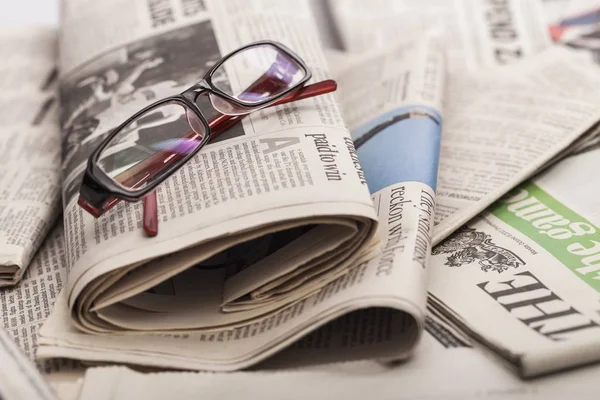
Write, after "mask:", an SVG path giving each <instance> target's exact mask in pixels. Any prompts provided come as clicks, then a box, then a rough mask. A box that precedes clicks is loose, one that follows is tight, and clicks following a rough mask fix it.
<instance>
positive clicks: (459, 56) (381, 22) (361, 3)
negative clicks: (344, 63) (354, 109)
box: [328, 0, 550, 71]
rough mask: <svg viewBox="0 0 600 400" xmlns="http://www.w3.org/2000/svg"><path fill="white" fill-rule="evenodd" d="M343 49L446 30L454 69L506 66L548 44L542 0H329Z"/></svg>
mask: <svg viewBox="0 0 600 400" xmlns="http://www.w3.org/2000/svg"><path fill="white" fill-rule="evenodd" d="M328 3H329V7H330V12H331V15H332V17H333V21H334V23H335V26H336V28H337V32H338V35H339V36H340V38H341V42H342V44H343V46H344V49H345V50H347V51H349V52H364V51H366V50H370V49H373V48H380V49H381V48H387V47H389V45H390V42H392V43H393V42H394V41H395V42H401V41H404V40H407V39H411V38H415V37H420V36H422V35H423V34H425V33H426V32H427V31H428V30H430V29H432V28H433V29H436V30H437V31H439V32H440V33H442V32H443V37H444V42H445V45H446V49H447V51H448V65H449V69H450V70H451V71H456V70H463V69H476V68H481V67H491V66H496V65H507V64H510V63H512V62H515V61H518V60H520V59H522V58H525V57H527V56H529V55H532V54H535V53H537V52H539V51H540V50H542V49H544V48H546V47H547V46H548V45H549V43H550V40H549V35H548V31H547V27H546V22H545V20H544V18H543V15H544V14H543V12H542V8H541V2H540V1H539V0H527V1H522V0H419V1H413V0H372V1H371V0H369V1H366V0H329V1H328Z"/></svg>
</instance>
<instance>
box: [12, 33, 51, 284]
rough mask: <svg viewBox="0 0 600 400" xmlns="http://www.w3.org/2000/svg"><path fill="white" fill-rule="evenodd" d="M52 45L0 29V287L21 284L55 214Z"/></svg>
mask: <svg viewBox="0 0 600 400" xmlns="http://www.w3.org/2000/svg"><path fill="white" fill-rule="evenodd" d="M55 39H56V32H55V31H54V30H53V29H50V28H48V29H46V28H2V29H0V57H2V60H3V62H2V65H0V92H1V93H2V96H0V119H1V120H2V135H0V150H2V151H3V157H2V160H1V161H0V169H1V171H2V172H1V173H0V186H1V187H2V192H1V193H0V248H1V250H0V286H6V285H14V284H15V283H17V282H18V281H19V280H20V279H21V277H22V276H23V274H24V272H25V270H26V268H27V266H28V265H29V263H30V261H31V259H32V258H33V255H34V254H35V252H36V250H37V249H38V247H39V245H40V244H41V242H42V240H43V238H44V237H45V236H46V234H47V233H48V231H49V229H50V227H51V226H52V225H53V223H54V221H55V219H56V217H57V216H58V213H59V211H60V206H59V202H60V200H59V199H60V133H59V130H58V123H57V118H56V116H57V104H56V98H55V95H54V90H53V88H54V87H55V84H54V81H55V78H56V70H55V68H54V65H55V57H56V53H55Z"/></svg>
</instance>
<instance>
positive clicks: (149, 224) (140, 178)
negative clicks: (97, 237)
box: [77, 79, 337, 236]
mask: <svg viewBox="0 0 600 400" xmlns="http://www.w3.org/2000/svg"><path fill="white" fill-rule="evenodd" d="M336 89H337V83H336V82H335V81H334V80H332V79H328V80H324V81H321V82H317V83H314V84H312V85H308V86H304V87H301V88H299V89H298V90H296V91H294V92H292V93H289V94H288V95H287V96H285V97H283V98H281V99H280V100H278V101H276V102H275V103H273V104H271V105H270V106H269V107H273V106H277V105H281V104H285V103H290V102H292V101H297V100H303V99H307V98H310V97H314V96H320V95H323V94H327V93H331V92H333V91H335V90H336ZM246 115H248V114H244V115H225V114H220V115H218V116H216V117H214V118H213V119H211V120H210V121H208V125H209V128H210V139H211V140H212V139H214V138H216V137H217V136H219V135H220V134H222V133H223V132H225V131H226V130H228V129H229V128H231V127H232V126H234V125H235V124H237V123H238V122H239V121H240V120H241V119H242V118H244V117H245V116H246ZM197 136H199V135H198V134H197V133H196V132H189V133H188V134H187V135H185V136H184V138H187V139H194V138H196V137H197ZM166 152H169V153H171V154H166ZM165 156H166V157H165ZM183 156H184V155H182V154H179V153H176V152H170V151H169V150H168V149H165V150H162V151H160V152H157V153H156V154H154V155H152V156H150V157H148V158H146V159H145V160H143V161H142V162H140V163H138V164H137V165H135V166H134V167H132V168H130V169H129V170H127V171H125V172H123V173H121V174H119V175H118V176H116V177H115V180H117V179H118V181H119V182H120V183H121V184H123V185H126V186H128V187H131V188H135V187H138V186H141V185H142V184H144V183H145V182H146V180H147V178H148V177H149V176H152V171H154V170H156V169H157V168H161V169H162V168H164V167H165V163H164V160H166V159H168V161H167V163H168V164H169V165H173V164H175V163H176V162H177V161H179V160H180V159H181V157H183ZM121 200H122V199H120V198H117V197H113V198H110V199H108V200H107V201H106V202H105V203H104V205H103V206H102V209H98V208H96V207H94V206H92V205H91V204H89V203H88V202H86V201H85V200H84V199H83V197H81V196H79V199H78V201H77V204H79V206H80V207H82V208H83V209H84V210H86V211H87V212H89V213H90V214H92V215H93V216H94V217H96V218H98V217H100V216H101V215H102V214H104V213H105V212H106V211H108V210H110V209H111V208H113V207H114V206H115V205H117V204H118V203H119V202H120V201H121ZM143 206H144V217H143V227H144V232H145V233H146V234H147V235H148V236H156V235H157V234H158V207H157V200H156V191H153V192H151V193H150V194H148V195H147V196H145V197H144V199H143Z"/></svg>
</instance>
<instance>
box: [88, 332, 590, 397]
mask: <svg viewBox="0 0 600 400" xmlns="http://www.w3.org/2000/svg"><path fill="white" fill-rule="evenodd" d="M428 327H431V331H435V335H434V336H432V335H430V334H429V333H427V334H425V335H424V337H423V341H422V343H421V345H420V346H419V349H418V350H417V352H416V354H415V355H414V357H413V358H412V359H411V361H410V362H409V363H403V364H395V365H384V364H379V363H373V362H353V363H343V364H339V363H338V364H331V365H327V366H318V367H316V366H311V367H308V368H307V367H305V368H300V369H296V368H295V369H288V370H281V369H279V370H277V371H248V372H235V373H230V374H221V375H219V374H217V375H215V374H209V373H191V372H188V373H183V372H180V373H173V372H151V373H142V372H137V371H133V370H131V369H128V368H126V367H104V368H90V369H89V370H88V371H87V373H86V377H85V380H84V384H83V388H82V392H81V400H91V399H94V400H96V399H97V400H121V399H123V400H125V399H133V398H143V399H147V400H162V399H163V398H165V397H168V398H172V399H174V400H188V399H189V400H191V399H196V398H197V397H198V393H202V394H203V396H205V397H207V398H239V397H243V396H246V395H247V394H248V393H260V397H261V398H262V399H265V400H286V399H301V398H302V399H331V398H344V399H357V400H358V399H363V398H364V397H365V395H367V394H369V395H371V396H372V395H374V394H376V396H377V398H378V399H390V400H391V399H394V400H397V399H407V400H408V399H421V398H422V399H432V400H438V399H439V400H448V399H461V400H463V399H465V400H467V399H501V400H531V399H540V400H542V399H543V400H547V399H548V400H559V399H560V400H562V399H566V398H576V399H582V400H583V399H590V400H591V399H595V398H596V397H597V393H598V389H597V385H596V383H597V381H596V379H595V378H596V376H597V375H598V373H600V367H598V366H594V367H589V368H586V369H583V370H577V371H570V372H565V373H563V374H561V376H560V378H558V379H557V377H555V376H551V377H546V378H539V379H536V380H531V381H524V380H521V379H518V378H517V377H515V376H514V375H513V374H512V373H510V372H509V371H507V370H506V369H504V368H502V367H501V366H499V365H497V364H495V363H493V362H491V361H490V359H489V358H488V357H486V356H485V355H483V354H481V353H480V352H478V351H476V350H475V349H473V348H471V347H468V346H464V345H462V344H460V343H459V342H457V341H456V339H455V338H453V337H452V335H451V334H449V332H444V331H443V330H440V328H439V326H434V325H432V324H431V323H428ZM285 353H286V352H283V353H282V355H285ZM174 387H176V388H177V394H176V395H174V394H173V388H174ZM375 388H376V389H375Z"/></svg>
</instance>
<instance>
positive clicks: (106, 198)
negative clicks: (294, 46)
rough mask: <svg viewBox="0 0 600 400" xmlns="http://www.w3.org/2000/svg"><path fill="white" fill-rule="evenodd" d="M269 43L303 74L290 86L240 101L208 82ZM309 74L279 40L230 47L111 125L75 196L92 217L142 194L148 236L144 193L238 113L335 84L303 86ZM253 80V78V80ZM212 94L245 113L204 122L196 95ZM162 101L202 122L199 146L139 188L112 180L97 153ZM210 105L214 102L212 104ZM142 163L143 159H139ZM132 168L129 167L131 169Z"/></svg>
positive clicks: (318, 92)
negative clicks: (176, 88) (189, 82)
mask: <svg viewBox="0 0 600 400" xmlns="http://www.w3.org/2000/svg"><path fill="white" fill-rule="evenodd" d="M265 45H269V46H273V47H275V48H276V49H277V50H278V51H279V52H282V53H283V54H285V55H286V56H287V57H289V58H291V59H292V60H293V61H294V62H295V63H296V64H297V65H298V66H299V67H300V68H301V69H302V70H303V72H304V76H303V78H302V79H301V80H300V81H298V82H297V83H296V84H295V85H293V86H291V87H290V88H288V89H286V90H284V91H283V92H281V93H279V94H277V95H276V96H273V97H271V98H268V99H265V100H262V101H259V102H244V101H241V100H239V99H236V98H235V97H233V96H231V95H229V94H227V93H225V92H224V91H223V90H221V89H219V88H218V87H217V86H216V85H215V84H214V83H213V82H212V78H213V75H214V74H215V72H216V71H217V70H218V69H219V68H220V67H221V66H222V65H223V64H224V63H225V62H226V61H227V60H228V59H230V58H231V57H232V56H234V55H236V54H238V53H240V52H243V51H245V50H248V49H250V48H252V47H259V46H265ZM311 77H312V74H311V72H310V70H309V68H308V67H307V65H306V64H305V62H304V61H303V60H302V59H301V58H300V57H299V56H298V55H296V54H295V53H294V52H293V51H292V50H290V49H289V48H287V47H286V46H284V45H282V44H281V43H277V42H274V41H270V40H263V41H258V42H253V43H250V44H248V45H246V46H243V47H240V48H239V49H237V50H234V51H232V52H231V53H229V54H227V55H226V56H225V57H223V58H222V59H221V60H220V61H219V62H217V63H216V64H215V65H214V66H213V67H212V68H211V69H210V70H209V71H208V72H207V73H206V74H205V75H204V77H203V78H202V79H201V80H200V81H199V82H198V83H196V84H194V85H193V86H191V87H189V88H188V89H186V90H185V91H183V92H181V93H179V94H177V95H173V96H168V97H166V98H163V99H161V100H158V101H156V102H154V103H152V104H150V105H148V106H146V107H144V108H143V109H141V110H140V111H138V112H136V113H135V114H133V115H132V116H131V117H129V118H128V119H127V120H126V121H124V122H123V123H122V124H120V125H119V126H118V127H117V128H116V129H114V130H113V131H112V132H111V133H110V134H109V135H108V137H107V138H105V139H104V141H103V142H102V143H101V144H100V145H99V146H98V147H97V148H96V149H95V150H94V152H93V153H92V154H91V155H90V157H89V159H88V163H87V168H86V170H85V173H84V176H83V182H82V184H81V187H80V190H79V192H80V196H79V200H78V204H79V205H80V206H81V207H82V208H84V209H85V210H86V211H88V212H89V213H90V214H92V215H93V216H94V217H96V218H97V217H100V216H101V215H102V214H104V212H106V211H108V210H109V209H110V208H112V207H113V206H114V205H116V204H117V203H118V202H119V201H120V200H125V201H130V202H134V201H138V200H140V199H141V198H144V200H145V201H144V206H145V210H144V220H145V222H144V227H145V230H146V232H147V233H148V234H149V235H151V236H154V235H155V234H156V232H155V231H156V229H154V230H152V229H146V219H147V215H146V212H147V210H146V206H151V207H152V208H153V209H152V210H151V214H154V215H155V214H156V213H157V211H156V198H155V195H154V197H153V196H149V197H153V198H152V199H150V200H148V204H147V202H146V200H147V199H148V198H147V197H145V196H147V195H148V194H150V193H152V192H153V190H154V189H156V187H157V186H158V185H160V184H161V183H163V182H164V181H165V180H166V179H167V178H168V177H169V176H171V175H172V174H173V173H175V172H176V171H177V170H178V169H179V168H181V167H182V166H183V165H184V164H185V163H187V162H188V161H189V160H190V159H191V158H192V157H193V156H195V155H196V154H197V153H198V151H200V150H201V149H202V148H203V147H204V146H205V145H206V143H208V142H209V141H210V140H211V139H213V138H214V137H216V136H217V135H219V134H221V133H223V132H224V131H226V130H227V129H229V128H230V127H231V126H233V125H235V124H236V123H237V122H239V121H240V120H241V119H242V118H243V117H244V116H246V115H248V114H250V113H251V112H254V111H258V110H261V109H263V108H266V107H270V106H274V105H279V104H284V103H288V102H291V101H296V100H301V99H304V98H308V97H313V96H318V95H321V94H325V93H329V92H332V91H334V90H336V88H337V84H336V83H335V81H333V80H325V81H322V82H318V83H316V84H312V85H309V86H305V84H306V82H307V81H308V80H309V79H310V78H311ZM257 82H258V81H257ZM209 94H213V95H214V96H216V97H218V98H220V99H221V100H224V101H226V102H228V103H230V104H233V105H235V106H237V107H238V108H242V109H245V111H247V112H245V113H243V114H235V115H227V114H222V115H219V116H217V117H216V118H213V119H212V120H211V121H207V119H206V117H205V116H204V115H203V113H202V111H201V110H200V108H199V106H198V105H197V104H196V101H197V99H198V97H199V96H200V95H209ZM167 103H171V104H173V103H175V104H178V105H180V106H182V107H183V108H184V110H185V111H186V112H190V111H191V112H193V113H194V114H195V116H196V117H197V118H198V120H199V121H200V122H201V123H202V125H203V128H204V133H205V134H204V137H202V138H201V140H200V142H199V144H198V145H197V147H196V148H195V149H193V150H192V151H190V153H189V154H187V155H185V156H184V157H182V158H180V159H178V160H177V161H176V162H174V163H173V164H172V165H170V166H168V167H166V168H165V169H164V170H161V171H160V172H158V173H157V174H156V175H154V176H153V177H152V181H151V182H149V183H147V184H145V186H143V187H141V188H139V189H128V188H126V187H124V186H122V185H119V184H118V183H117V182H115V180H114V179H113V178H111V177H109V176H108V175H107V174H106V173H105V172H104V171H103V170H102V168H101V167H100V165H99V163H98V161H99V158H100V155H101V154H102V152H103V150H104V149H105V148H106V147H107V146H108V144H109V143H110V142H111V141H112V140H113V139H114V138H115V137H116V136H117V135H118V134H119V133H120V132H121V131H122V130H123V129H124V128H125V127H127V126H128V125H130V124H131V123H133V122H134V121H135V120H137V119H138V118H140V117H141V116H142V115H144V114H146V113H147V112H149V111H150V110H152V109H154V108H158V107H160V106H162V105H164V104H167ZM213 107H214V106H213ZM142 162H143V161H142ZM134 168H135V167H134Z"/></svg>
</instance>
